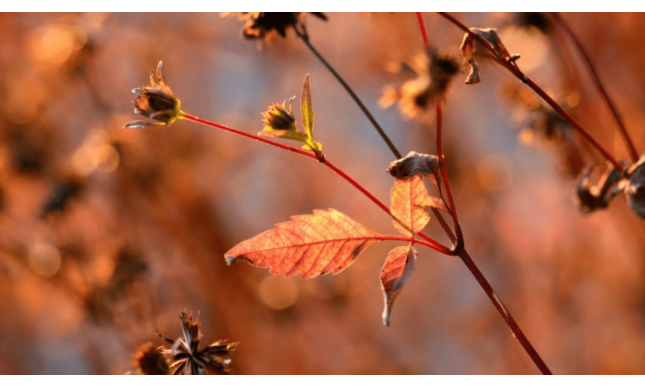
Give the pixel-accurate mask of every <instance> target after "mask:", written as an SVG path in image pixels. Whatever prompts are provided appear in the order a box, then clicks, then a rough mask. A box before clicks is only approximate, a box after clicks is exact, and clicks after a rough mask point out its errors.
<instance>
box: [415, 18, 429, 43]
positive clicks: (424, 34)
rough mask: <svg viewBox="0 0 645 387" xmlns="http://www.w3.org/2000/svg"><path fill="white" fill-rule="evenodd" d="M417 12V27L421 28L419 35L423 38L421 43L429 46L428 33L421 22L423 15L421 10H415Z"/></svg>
mask: <svg viewBox="0 0 645 387" xmlns="http://www.w3.org/2000/svg"><path fill="white" fill-rule="evenodd" d="M415 13H416V14H417V21H418V22H419V28H420V29H421V37H422V38H423V43H424V44H425V45H426V47H430V42H429V41H428V33H427V32H426V25H425V24H424V23H423V17H422V16H421V12H415Z"/></svg>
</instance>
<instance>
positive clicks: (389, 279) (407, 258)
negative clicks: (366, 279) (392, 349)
mask: <svg viewBox="0 0 645 387" xmlns="http://www.w3.org/2000/svg"><path fill="white" fill-rule="evenodd" d="M416 260H417V252H416V250H415V249H414V247H412V246H411V245H409V246H399V247H396V248H395V249H393V250H392V251H390V254H388V256H387V259H386V260H385V265H383V269H382V270H381V287H382V288H383V297H384V298H385V308H384V309H383V324H384V325H385V326H389V325H390V314H391V312H392V306H393V305H394V300H395V299H396V298H397V297H398V295H399V293H401V290H402V289H403V286H405V284H406V283H407V282H408V279H410V275H411V274H412V271H414V266H415V264H416Z"/></svg>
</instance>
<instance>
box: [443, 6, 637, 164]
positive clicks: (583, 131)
mask: <svg viewBox="0 0 645 387" xmlns="http://www.w3.org/2000/svg"><path fill="white" fill-rule="evenodd" d="M439 15H441V16H443V17H444V18H446V19H447V20H448V21H450V22H451V23H452V24H454V25H456V26H457V27H459V28H460V29H461V30H463V31H464V32H465V33H467V34H468V35H469V36H470V37H471V38H472V39H474V40H475V41H477V43H479V44H481V45H482V46H483V47H485V48H486V49H487V50H488V51H490V53H491V54H492V55H493V57H494V58H496V59H497V54H496V52H495V49H494V48H493V47H492V46H491V44H490V43H489V42H488V41H487V40H486V39H483V38H482V37H481V36H479V35H477V34H475V33H473V32H472V31H470V29H469V28H468V27H466V26H465V25H464V24H463V23H462V22H460V21H459V20H457V19H455V18H454V17H453V16H451V15H449V14H447V13H445V12H439ZM496 61H497V63H499V64H501V65H502V66H503V67H505V68H506V69H507V70H508V71H510V72H511V74H513V75H514V76H515V77H516V78H517V79H519V80H520V81H522V82H523V83H525V84H526V85H527V86H528V87H530V88H531V89H533V91H535V92H536V93H537V94H538V95H539V96H540V98H542V99H543V100H544V101H545V102H546V103H547V104H549V106H551V108H553V110H555V111H556V112H558V114H560V115H561V116H562V118H564V119H565V120H566V121H567V122H568V123H569V125H571V126H572V127H573V128H574V129H576V130H577V131H578V133H580V135H582V137H584V139H585V140H587V141H588V142H589V143H590V144H591V145H593V146H594V147H595V148H596V149H597V150H598V151H599V152H600V153H601V154H602V155H603V157H604V158H605V159H607V161H609V162H610V163H612V164H613V165H614V167H615V168H616V170H617V171H618V172H622V171H623V170H624V169H625V168H624V167H623V165H622V164H620V163H619V162H618V161H617V160H616V159H615V158H614V156H612V154H611V153H609V151H607V150H606V149H605V148H604V147H603V146H602V145H601V144H600V143H598V142H597V141H596V140H595V139H594V138H593V137H592V136H591V134H589V132H588V131H587V130H586V129H585V128H583V127H582V125H580V123H579V122H578V121H577V120H576V119H575V118H573V116H572V115H571V114H569V113H568V112H567V111H566V110H564V109H563V108H562V106H560V105H559V104H558V103H557V102H555V100H554V99H553V98H551V97H550V96H549V95H548V94H547V93H546V92H545V91H544V90H542V88H541V87H540V86H538V85H537V84H535V82H533V81H532V80H531V79H530V78H529V77H527V76H526V75H524V73H523V72H522V71H520V69H519V68H517V66H515V65H513V63H511V62H509V61H504V60H499V59H497V60H496Z"/></svg>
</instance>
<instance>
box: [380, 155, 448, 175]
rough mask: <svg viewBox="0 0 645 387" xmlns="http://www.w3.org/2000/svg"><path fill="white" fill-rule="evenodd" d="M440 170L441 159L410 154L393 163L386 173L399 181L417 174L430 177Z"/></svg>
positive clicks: (433, 156)
mask: <svg viewBox="0 0 645 387" xmlns="http://www.w3.org/2000/svg"><path fill="white" fill-rule="evenodd" d="M437 169H439V158H438V157H437V156H435V155H428V154H425V153H417V152H414V151H412V152H410V153H408V155H407V156H405V157H404V158H402V159H398V160H395V161H392V162H391V163H390V165H389V166H388V168H387V170H386V172H387V173H389V174H390V175H392V176H393V177H395V178H397V179H403V178H406V177H408V176H412V175H415V174H417V173H418V174H421V175H429V174H431V173H433V172H434V171H435V170H437Z"/></svg>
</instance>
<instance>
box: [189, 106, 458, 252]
mask: <svg viewBox="0 0 645 387" xmlns="http://www.w3.org/2000/svg"><path fill="white" fill-rule="evenodd" d="M181 117H182V118H185V119H187V120H190V121H193V122H197V123H200V124H203V125H207V126H211V127H214V128H219V129H224V130H226V131H229V132H233V133H235V134H239V135H242V136H244V137H248V138H252V139H254V140H257V141H260V142H263V143H265V144H269V145H272V146H275V147H277V148H280V149H284V150H287V151H290V152H295V153H299V154H301V155H303V156H307V157H309V158H312V159H315V160H318V158H317V157H316V155H315V154H314V153H313V152H311V151H306V150H303V149H298V148H294V147H292V146H289V145H284V144H281V143H279V142H275V141H272V140H269V139H266V138H263V137H260V136H258V135H255V134H251V133H247V132H243V131H241V130H239V129H235V128H231V127H230V126H226V125H222V124H218V123H216V122H212V121H209V120H205V119H203V118H199V117H197V116H193V115H192V114H188V113H185V112H182V113H181ZM318 161H319V162H321V163H322V164H324V165H325V166H326V167H327V168H329V169H331V170H332V171H334V172H336V174H337V175H339V176H340V177H342V178H343V179H345V181H347V182H348V183H350V184H351V185H353V186H354V187H355V188H356V189H358V190H359V191H360V192H361V193H362V194H363V195H365V196H367V198H368V199H370V200H371V201H372V202H373V203H374V204H376V205H377V206H378V207H379V208H381V209H382V210H383V211H385V212H386V213H387V214H388V215H390V216H392V213H391V212H390V209H389V208H388V207H387V206H386V205H385V204H383V202H381V201H380V200H378V199H377V198H376V197H375V196H374V195H372V194H371V193H370V192H369V191H368V190H366V189H365V188H364V187H363V186H362V185H360V184H359V183H358V182H357V181H356V180H354V179H352V178H351V177H350V176H349V175H347V174H346V173H345V172H344V171H343V170H341V169H340V168H338V167H337V166H336V165H334V164H333V163H332V162H331V161H329V160H326V159H325V160H324V161H320V160H318ZM417 235H418V236H419V237H420V238H422V239H423V240H425V242H421V241H417V243H419V244H422V245H424V246H426V247H429V248H431V249H433V250H435V251H438V252H440V253H442V254H447V255H452V254H451V251H450V248H449V247H448V246H445V245H443V244H442V243H439V242H437V241H435V240H434V239H432V238H431V237H429V236H427V235H425V234H423V233H421V232H419V233H417ZM402 238H404V237H402ZM397 240H398V239H397ZM402 240H406V241H410V238H407V239H406V238H404V239H402Z"/></svg>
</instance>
